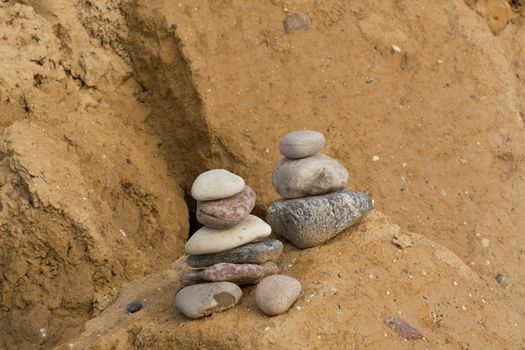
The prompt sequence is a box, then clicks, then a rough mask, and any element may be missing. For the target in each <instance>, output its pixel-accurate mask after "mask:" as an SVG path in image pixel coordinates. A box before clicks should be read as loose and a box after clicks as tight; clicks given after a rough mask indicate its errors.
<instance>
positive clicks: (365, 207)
mask: <svg viewBox="0 0 525 350" xmlns="http://www.w3.org/2000/svg"><path fill="white" fill-rule="evenodd" d="M371 209H372V199H371V198H370V197H369V196H368V195H366V194H365V193H363V192H336V193H330V194H326V195H322V196H315V197H309V198H300V199H291V200H278V201H274V202H272V203H271V204H270V206H269V208H268V211H267V214H266V220H267V222H268V223H269V224H270V226H271V227H272V230H273V231H274V232H275V233H277V234H279V235H281V236H282V237H284V238H286V239H287V240H289V241H290V242H292V243H293V244H294V245H295V246H297V247H299V248H308V247H315V246H318V245H321V244H323V243H324V242H326V241H328V240H329V239H330V238H332V237H334V236H335V235H337V234H338V233H339V232H341V231H343V230H344V229H346V228H348V227H350V226H352V225H353V224H355V223H356V222H357V221H358V220H359V219H360V218H361V217H362V216H363V215H364V214H366V213H367V212H368V211H370V210H371Z"/></svg>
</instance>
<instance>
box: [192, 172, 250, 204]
mask: <svg viewBox="0 0 525 350" xmlns="http://www.w3.org/2000/svg"><path fill="white" fill-rule="evenodd" d="M244 186H245V183H244V180H243V178H242V177H240V176H239V175H235V174H234V173H231V172H229V171H228V170H224V169H213V170H208V171H205V172H204V173H202V174H200V175H199V176H197V178H196V179H195V181H194V182H193V185H192V186H191V196H192V197H193V198H195V199H196V200H198V201H211V200H216V199H223V198H228V197H232V196H235V195H236V194H237V193H239V192H241V191H242V190H243V189H244Z"/></svg>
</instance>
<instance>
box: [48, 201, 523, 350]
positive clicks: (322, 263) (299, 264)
mask: <svg viewBox="0 0 525 350" xmlns="http://www.w3.org/2000/svg"><path fill="white" fill-rule="evenodd" d="M399 230H400V229H399V227H398V226H397V225H394V224H392V223H391V221H390V220H389V219H387V218H386V217H385V216H384V215H383V214H381V213H380V212H378V211H373V212H371V213H370V214H369V215H368V216H367V217H366V218H365V219H364V220H363V221H362V223H361V224H359V225H358V226H357V227H355V228H350V229H348V230H347V231H345V232H344V233H343V234H341V235H340V236H338V237H336V238H335V239H333V240H331V241H330V242H329V243H327V244H326V245H323V246H320V247H316V248H312V249H307V250H297V249H295V248H293V247H292V246H290V245H288V246H287V247H286V248H287V249H286V251H285V253H284V254H283V255H282V257H281V259H280V261H279V263H280V265H281V266H282V267H283V268H284V271H283V272H282V273H283V274H285V275H289V276H292V277H294V278H297V279H298V280H299V281H300V282H301V285H302V292H301V295H300V296H299V299H298V300H297V301H296V302H295V304H294V305H293V307H292V308H291V309H290V310H289V311H288V312H287V313H285V314H283V315H280V316H275V317H271V318H270V317H267V316H266V315H264V314H263V313H262V312H261V311H259V310H258V308H257V306H256V305H255V287H247V288H244V289H243V294H244V295H243V298H242V300H241V302H240V303H239V305H237V306H236V307H234V308H232V309H230V310H227V311H225V312H223V313H221V314H216V315H213V316H211V317H208V318H204V319H201V320H198V321H191V320H189V319H187V318H185V317H184V316H183V315H182V314H180V313H179V312H178V311H177V310H176V309H175V307H174V306H173V305H172V300H173V295H174V293H175V292H176V291H177V290H178V289H179V288H181V285H180V282H179V275H180V273H181V271H182V270H183V269H186V268H187V267H186V266H185V263H184V260H183V259H181V260H180V261H179V262H178V263H177V264H175V266H174V268H173V269H170V270H166V271H163V272H161V273H159V274H156V275H151V276H148V277H145V278H144V279H142V280H138V281H136V282H133V283H131V284H128V285H126V286H125V287H124V288H123V289H122V291H121V293H120V296H119V298H118V299H117V300H116V302H115V303H114V304H113V305H111V306H110V307H108V308H107V309H106V310H105V311H104V312H103V313H102V314H101V315H100V316H98V317H96V318H95V319H93V320H91V321H89V322H88V323H87V324H86V331H85V332H84V333H83V334H82V336H81V337H79V338H77V339H75V340H71V341H69V342H67V343H65V344H64V345H63V346H61V347H59V348H58V349H60V350H62V349H64V350H69V349H71V348H73V349H84V348H87V349H99V350H105V349H115V350H121V349H196V348H199V349H210V350H211V349H281V348H287V349H348V348H355V349H361V348H362V349H386V348H388V349H407V346H410V348H411V349H412V348H413V349H460V348H462V347H463V348H472V349H505V348H518V344H523V342H524V341H525V332H524V331H525V324H524V323H522V322H521V321H520V320H521V315H520V314H519V312H518V311H517V310H512V309H509V305H508V302H507V301H505V300H503V298H502V297H503V293H502V292H501V290H500V289H499V288H494V290H491V288H489V286H487V285H485V284H484V282H483V281H481V280H480V279H479V278H478V277H477V275H476V274H475V273H474V272H473V271H472V270H471V269H470V268H469V267H468V266H466V265H465V264H464V263H463V262H462V261H461V260H460V259H459V257H457V256H456V255H454V254H453V253H450V254H451V255H450V257H449V259H443V258H441V257H440V256H441V255H440V254H438V253H437V252H438V251H439V250H441V249H444V250H446V248H444V247H442V246H440V245H438V244H436V243H432V242H431V241H429V240H428V239H426V238H424V237H422V236H420V235H418V234H415V233H410V232H404V234H407V235H410V236H411V237H412V238H413V239H414V246H413V247H411V248H408V249H405V250H399V249H398V248H397V247H396V246H394V245H393V244H392V243H391V242H390V241H391V239H392V236H393V234H394V233H395V232H397V231H399ZM455 284H456V285H455ZM492 287H495V286H492ZM134 299H138V300H143V299H145V300H146V302H145V306H144V308H143V309H142V310H141V311H139V312H138V313H136V314H133V315H128V314H126V312H125V311H124V310H125V307H126V304H127V303H128V302H129V300H134ZM502 310H506V311H505V312H502ZM392 315H397V316H399V317H401V318H403V319H405V320H406V321H407V322H408V323H409V324H410V325H411V326H413V327H415V328H417V329H418V330H419V331H420V332H421V333H422V334H423V336H424V339H422V340H417V341H415V342H414V343H413V344H412V345H409V344H407V343H406V340H404V339H402V338H401V337H399V336H398V335H397V334H396V333H395V332H394V331H393V330H391V329H390V328H389V327H388V325H386V324H385V323H384V320H385V319H386V318H387V317H390V316H392ZM515 323H518V326H515ZM232 330H235V331H232ZM69 344H72V345H69Z"/></svg>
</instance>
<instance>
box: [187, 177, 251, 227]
mask: <svg viewBox="0 0 525 350" xmlns="http://www.w3.org/2000/svg"><path fill="white" fill-rule="evenodd" d="M254 206H255V192H254V191H253V190H252V189H251V188H250V187H249V186H245V187H244V189H243V190H242V191H241V192H240V193H237V194H236V195H235V196H232V197H229V198H224V199H218V200H215V201H204V202H202V201H197V221H199V222H200V223H201V224H203V225H204V226H207V227H211V228H214V229H225V228H228V227H232V226H234V225H237V224H238V223H239V222H241V221H242V220H243V219H244V218H245V217H247V216H248V214H250V212H251V211H252V209H253V207H254Z"/></svg>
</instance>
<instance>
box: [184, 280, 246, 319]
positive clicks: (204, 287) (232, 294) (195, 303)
mask: <svg viewBox="0 0 525 350" xmlns="http://www.w3.org/2000/svg"><path fill="white" fill-rule="evenodd" d="M241 297H242V290H241V288H239V287H238V286H237V285H236V284H234V283H231V282H216V283H203V284H196V285H193V286H189V287H185V288H182V289H181V290H179V292H178V293H177V295H175V306H176V307H177V309H178V310H179V311H180V312H181V313H182V314H184V315H185V316H186V317H188V318H200V317H204V316H208V315H211V314H212V313H215V312H220V311H223V310H226V309H229V308H231V307H233V306H235V304H237V303H238V302H239V300H241Z"/></svg>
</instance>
